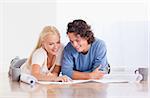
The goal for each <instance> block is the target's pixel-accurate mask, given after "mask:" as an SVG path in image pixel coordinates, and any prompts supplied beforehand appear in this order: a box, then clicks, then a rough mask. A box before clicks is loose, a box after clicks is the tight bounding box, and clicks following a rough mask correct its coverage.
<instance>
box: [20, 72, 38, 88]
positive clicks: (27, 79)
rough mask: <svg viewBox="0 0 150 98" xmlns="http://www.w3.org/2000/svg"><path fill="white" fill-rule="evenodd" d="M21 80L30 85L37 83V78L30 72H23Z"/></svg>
mask: <svg viewBox="0 0 150 98" xmlns="http://www.w3.org/2000/svg"><path fill="white" fill-rule="evenodd" d="M20 81H22V82H25V83H27V84H29V85H35V83H36V82H37V79H36V78H35V77H34V76H32V75H30V74H25V73H22V74H21V76H20Z"/></svg>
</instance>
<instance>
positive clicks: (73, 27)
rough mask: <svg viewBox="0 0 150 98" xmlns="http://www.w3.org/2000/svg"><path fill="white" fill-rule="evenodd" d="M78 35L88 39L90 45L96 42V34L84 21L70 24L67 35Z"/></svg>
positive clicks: (75, 21)
mask: <svg viewBox="0 0 150 98" xmlns="http://www.w3.org/2000/svg"><path fill="white" fill-rule="evenodd" d="M68 33H76V34H79V35H80V36H81V37H82V38H85V39H87V41H88V44H91V43H93V42H94V40H95V38H94V33H93V32H92V30H91V26H90V25H88V24H87V23H86V22H85V21H84V20H81V19H78V20H74V21H73V22H70V23H68V26H67V34H68Z"/></svg>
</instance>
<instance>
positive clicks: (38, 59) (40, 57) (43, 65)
mask: <svg viewBox="0 0 150 98" xmlns="http://www.w3.org/2000/svg"><path fill="white" fill-rule="evenodd" d="M63 49H64V47H63V45H61V47H60V49H59V50H58V52H57V54H56V60H55V62H54V64H53V65H52V67H51V69H50V70H48V68H47V52H46V51H45V49H43V48H42V47H41V48H38V49H37V50H36V51H35V52H34V53H33V55H32V60H31V65H33V64H38V65H40V70H41V72H42V73H47V72H52V71H53V69H54V67H55V65H59V66H61V58H62V51H63ZM27 64H28V61H27V62H25V63H24V64H23V65H22V66H21V72H22V73H28V74H31V65H30V68H28V67H27Z"/></svg>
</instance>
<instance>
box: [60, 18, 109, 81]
mask: <svg viewBox="0 0 150 98" xmlns="http://www.w3.org/2000/svg"><path fill="white" fill-rule="evenodd" d="M67 35H68V37H69V40H70V42H69V43H68V44H67V45H66V47H65V48H64V55H63V59H62V69H61V70H62V74H63V75H67V76H69V77H70V78H72V79H75V80H77V79H81V80H83V79H85V80H86V79H100V78H101V77H102V76H103V75H104V74H105V73H108V62H107V57H106V52H107V50H106V46H105V43H104V42H103V41H102V40H100V39H97V38H95V37H94V34H93V32H92V30H91V27H90V26H89V25H88V24H87V23H86V22H85V21H84V20H80V19H79V20H74V21H73V22H70V23H68V26H67Z"/></svg>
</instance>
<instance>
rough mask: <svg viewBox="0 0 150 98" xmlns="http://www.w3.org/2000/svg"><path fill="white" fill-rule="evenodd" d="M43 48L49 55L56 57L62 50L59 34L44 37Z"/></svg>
mask: <svg viewBox="0 0 150 98" xmlns="http://www.w3.org/2000/svg"><path fill="white" fill-rule="evenodd" d="M42 47H43V48H44V49H45V50H46V51H47V53H48V54H52V55H56V54H57V52H58V50H59V48H60V38H59V36H58V35H57V34H55V35H47V36H45V37H44V40H43V42H42Z"/></svg>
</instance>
